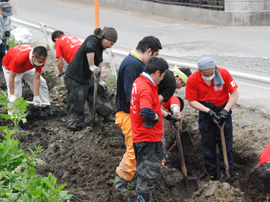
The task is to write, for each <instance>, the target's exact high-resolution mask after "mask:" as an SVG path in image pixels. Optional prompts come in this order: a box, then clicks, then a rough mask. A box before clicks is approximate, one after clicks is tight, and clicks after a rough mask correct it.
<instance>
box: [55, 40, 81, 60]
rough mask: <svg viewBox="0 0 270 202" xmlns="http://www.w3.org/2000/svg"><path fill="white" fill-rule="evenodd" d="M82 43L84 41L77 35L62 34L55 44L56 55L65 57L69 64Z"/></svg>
mask: <svg viewBox="0 0 270 202" xmlns="http://www.w3.org/2000/svg"><path fill="white" fill-rule="evenodd" d="M81 45H82V42H81V41H80V40H79V39H77V38H76V37H75V36H70V35H62V36H61V37H60V38H59V39H57V40H56V42H55V44H54V46H55V52H56V57H57V58H58V57H63V58H64V59H65V61H66V62H67V63H68V64H69V63H70V62H71V61H72V59H73V57H74V56H75V54H76V53H77V50H78V49H79V48H80V47H81Z"/></svg>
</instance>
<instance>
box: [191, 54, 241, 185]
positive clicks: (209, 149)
mask: <svg viewBox="0 0 270 202" xmlns="http://www.w3.org/2000/svg"><path fill="white" fill-rule="evenodd" d="M198 67H199V69H198V71H196V72H194V73H193V74H192V75H190V76H189V78H188V80H187V85H186V100H188V102H189V105H190V106H191V107H193V108H195V109H197V110H199V111H200V112H199V130H200V134H201V141H202V147H203V155H204V166H205V169H206V171H207V172H208V173H209V174H210V176H211V179H212V180H219V179H221V177H222V176H223V174H224V171H225V165H224V159H223V153H222V146H221V141H220V131H219V128H218V126H217V124H220V125H222V124H223V123H224V122H225V126H224V135H225V140H226V149H227V156H228V162H229V169H230V170H229V171H230V172H231V170H232V167H233V154H232V149H233V145H232V144H233V130H232V129H233V128H232V118H231V108H232V107H233V105H234V104H235V103H236V101H237V99H238V97H239V93H238V90H237V88H238V86H237V84H236V83H235V81H234V80H233V78H232V76H231V75H230V73H229V72H228V71H227V70H226V69H223V68H219V67H216V65H215V62H214V60H213V59H212V58H210V57H204V58H201V59H200V60H199V61H198ZM216 144H218V147H219V166H218V163H217V155H216ZM218 167H219V170H218Z"/></svg>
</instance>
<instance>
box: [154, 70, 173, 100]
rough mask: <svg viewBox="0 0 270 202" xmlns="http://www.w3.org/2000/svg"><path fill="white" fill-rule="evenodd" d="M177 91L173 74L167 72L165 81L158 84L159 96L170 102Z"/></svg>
mask: <svg viewBox="0 0 270 202" xmlns="http://www.w3.org/2000/svg"><path fill="white" fill-rule="evenodd" d="M175 89H176V82H175V78H174V75H173V72H172V71H170V70H167V71H166V74H165V76H164V78H163V80H162V81H161V82H160V83H159V84H158V94H159V95H162V96H163V98H164V102H168V101H169V99H170V98H171V97H172V95H173V94H174V91H175Z"/></svg>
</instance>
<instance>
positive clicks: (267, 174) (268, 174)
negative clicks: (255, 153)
mask: <svg viewBox="0 0 270 202" xmlns="http://www.w3.org/2000/svg"><path fill="white" fill-rule="evenodd" d="M258 173H259V177H260V178H261V179H262V180H263V184H264V188H265V192H266V193H268V194H270V162H269V161H268V162H265V163H263V164H262V165H260V167H259V168H258Z"/></svg>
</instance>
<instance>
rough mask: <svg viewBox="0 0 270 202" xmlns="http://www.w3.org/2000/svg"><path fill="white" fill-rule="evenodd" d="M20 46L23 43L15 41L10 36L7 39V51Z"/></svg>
mask: <svg viewBox="0 0 270 202" xmlns="http://www.w3.org/2000/svg"><path fill="white" fill-rule="evenodd" d="M22 44H23V42H22V41H16V40H15V38H14V36H13V35H11V37H10V38H9V39H8V46H9V49H11V48H13V47H14V46H17V45H22Z"/></svg>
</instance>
